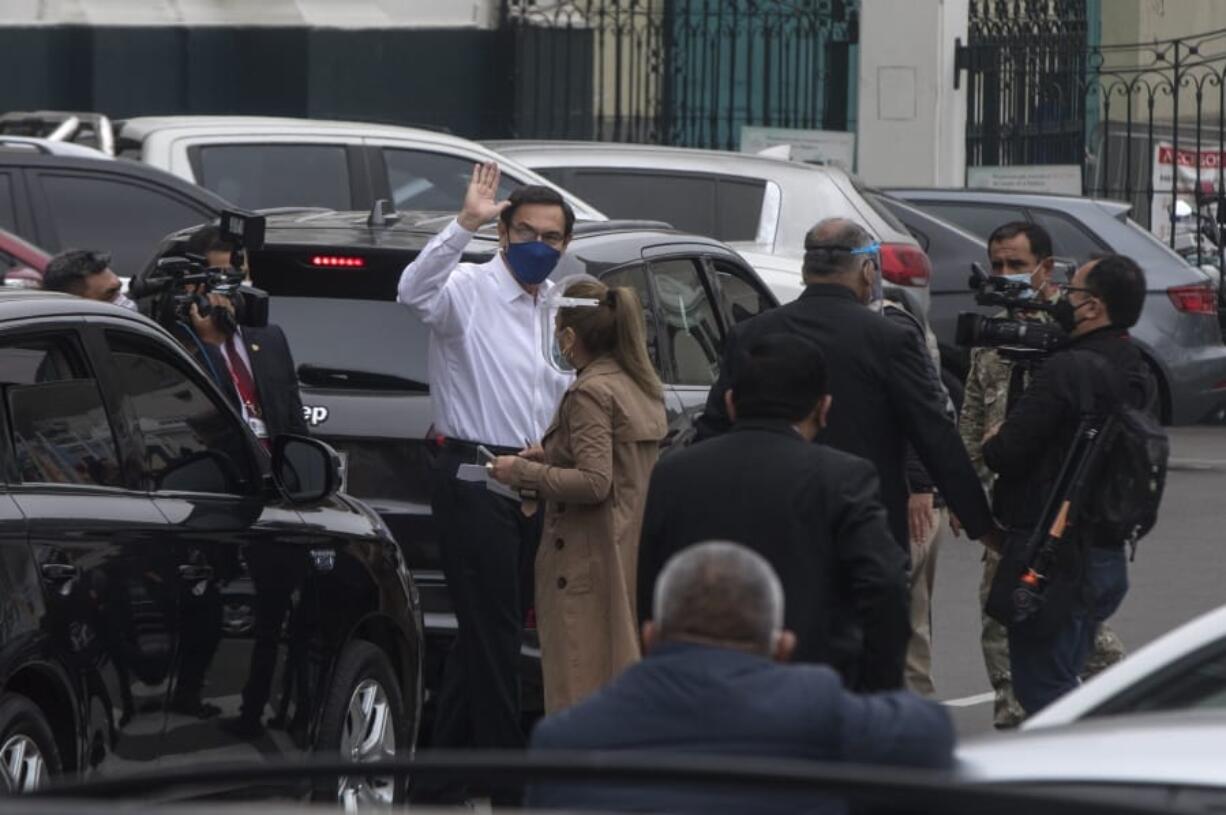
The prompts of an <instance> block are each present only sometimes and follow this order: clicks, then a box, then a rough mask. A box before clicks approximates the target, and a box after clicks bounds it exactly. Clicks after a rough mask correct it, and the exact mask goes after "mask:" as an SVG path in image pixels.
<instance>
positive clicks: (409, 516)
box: [158, 210, 776, 713]
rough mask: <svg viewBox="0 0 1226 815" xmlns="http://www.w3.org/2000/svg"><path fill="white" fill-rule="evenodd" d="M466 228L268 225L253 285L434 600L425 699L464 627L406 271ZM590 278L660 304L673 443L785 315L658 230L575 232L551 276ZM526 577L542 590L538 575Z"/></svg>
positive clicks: (479, 250)
mask: <svg viewBox="0 0 1226 815" xmlns="http://www.w3.org/2000/svg"><path fill="white" fill-rule="evenodd" d="M452 217H454V216H452V215H441V214H439V213H426V212H405V213H401V214H400V215H398V216H393V219H389V220H388V221H387V222H386V223H383V224H379V223H377V222H378V221H379V220H380V218H379V217H378V216H377V215H375V216H370V215H368V214H367V213H364V212H363V213H358V212H332V211H326V210H325V211H314V212H299V213H296V214H294V213H282V214H277V215H270V216H269V217H268V220H267V225H266V234H265V241H264V247H263V248H262V249H260V250H258V251H253V252H252V253H251V258H250V261H251V263H250V265H251V273H252V278H253V281H254V284H255V285H256V286H257V287H258V288H261V289H264V290H266V291H267V292H268V293H269V294H270V295H271V306H270V321H271V322H274V323H277V324H279V325H280V326H281V327H282V328H283V329H284V330H285V333H286V336H287V337H288V338H289V342H290V346H291V349H292V350H293V354H294V359H295V360H296V361H297V363H298V365H299V368H298V378H299V381H300V383H301V388H302V402H303V405H304V406H305V410H306V414H307V419H308V422H309V423H310V425H311V431H312V433H313V434H315V435H317V436H318V437H320V438H323V439H325V440H327V441H328V443H329V444H331V445H332V446H334V447H335V448H336V449H337V450H339V451H340V453H341V455H342V456H343V457H345V459H346V462H345V473H346V485H347V489H348V490H349V491H350V492H351V493H352V494H354V495H356V496H358V497H360V498H362V499H363V500H364V501H366V502H367V503H369V504H370V505H371V506H372V507H373V508H374V509H375V510H377V511H378V512H379V514H380V515H382V516H383V519H384V520H385V521H386V522H387V524H388V526H389V527H390V528H391V530H392V532H393V533H394V535H395V537H396V539H397V540H398V541H399V542H400V545H401V546H402V548H403V549H404V551H405V554H406V557H407V558H408V561H409V566H410V568H411V569H412V570H413V574H414V576H415V577H416V579H417V583H418V585H419V587H420V588H421V592H422V607H423V609H424V612H425V628H426V634H427V637H428V639H429V640H430V646H431V647H428V648H427V655H428V664H427V674H426V686H427V688H433V687H436V685H435V680H436V679H437V677H438V671H439V670H441V664H442V663H441V659H439V658H440V657H441V655H442V654H443V653H444V650H443V648H439V647H434V646H437V645H442V646H443V647H444V648H445V647H446V645H447V644H448V643H449V641H450V639H451V637H452V636H453V635H454V631H455V618H454V617H453V616H452V614H451V603H450V599H449V597H448V596H447V591H446V586H445V584H444V582H443V576H442V572H441V571H440V568H439V558H438V547H437V535H436V532H435V530H434V527H433V523H432V521H431V515H430V486H429V483H430V464H431V460H432V456H433V453H434V444H435V440H434V439H433V436H432V434H431V424H430V423H431V405H430V398H429V390H430V387H429V382H428V376H427V373H426V348H427V344H428V341H429V330H428V329H427V328H426V326H425V325H423V324H422V323H421V322H420V321H419V320H418V319H417V318H416V316H414V314H413V313H412V312H411V311H410V310H409V309H407V308H405V307H404V306H402V305H399V304H398V303H396V286H397V282H398V281H399V279H400V273H401V271H402V270H403V269H404V267H405V266H407V265H408V264H409V262H410V261H412V260H413V258H414V257H416V256H417V253H418V252H419V251H421V249H422V248H423V247H424V246H425V245H426V243H427V241H429V240H430V238H432V237H433V236H434V235H435V234H436V233H437V232H438V231H439V230H441V229H442V228H443V227H444V226H446V225H447V223H449V222H450V220H451V218H452ZM186 234H187V233H184V234H181V235H178V236H172V237H171V238H170V239H168V240H167V242H166V243H164V244H163V246H162V247H161V248H160V249H159V252H158V256H164V255H167V254H170V253H173V252H175V251H177V249H178V248H180V247H181V244H182V241H183V240H184V238H185V237H186ZM497 246H498V245H497V238H496V234H495V232H494V230H493V229H492V228H487V229H486V230H483V231H482V232H479V233H478V234H477V236H476V237H475V238H474V240H473V241H472V243H471V244H470V245H469V246H468V249H467V251H466V252H465V255H464V259H465V260H466V261H471V262H477V263H482V262H485V261H487V260H489V259H490V258H491V257H492V256H493V254H494V252H496V251H497ZM579 272H586V273H588V274H591V275H593V276H595V277H598V278H600V279H601V280H603V281H604V282H606V283H609V284H612V285H620V286H632V287H634V288H635V289H636V290H637V291H638V293H639V296H640V297H641V298H642V301H643V303H644V304H645V305H646V307H647V333H648V342H649V343H650V350H651V354H652V358H653V359H654V361H655V363H656V367H657V369H658V370H659V372H660V375H661V378H662V379H663V381H664V383H665V385H666V396H665V398H666V401H667V406H668V411H669V416H670V422H671V429H670V434H669V441H670V442H671V441H672V440H673V439H674V438H675V437H676V436H677V434H679V433H682V432H685V431H686V430H687V429H688V428H689V427H690V423H691V418H692V415H693V414H694V413H695V412H697V411H699V410H701V408H702V406H703V404H705V402H706V398H707V390H708V389H709V387H710V386H711V384H712V383H713V382H714V381H715V377H716V375H717V374H718V371H719V360H720V352H721V348H722V345H723V338H724V336H725V334H726V333H727V331H728V329H729V327H730V326H731V325H732V324H734V323H736V322H738V321H740V320H743V319H746V318H748V317H752V316H753V315H755V314H757V313H759V312H760V311H762V310H763V309H766V308H771V307H773V306H774V305H776V301H775V298H774V296H773V295H772V294H771V293H770V290H769V289H767V287H766V286H765V285H764V284H763V283H762V281H761V280H759V279H758V277H757V275H756V274H755V273H754V272H753V270H752V269H751V268H750V267H749V266H748V265H747V264H746V263H745V261H744V260H742V259H741V257H740V256H739V255H737V254H736V253H735V252H734V251H732V250H731V249H729V248H728V247H727V246H725V245H724V244H722V243H720V242H718V241H715V240H712V239H710V238H704V237H698V236H695V235H688V234H684V233H679V232H677V231H676V230H674V229H672V228H671V227H669V226H668V225H666V224H661V223H658V222H634V221H603V222H580V223H577V224H576V225H575V235H574V240H573V241H572V242H571V244H570V248H569V249H568V250H567V253H566V255H565V256H564V258H563V261H562V262H561V263H560V264H559V265H558V269H557V270H556V271H555V272H554V274H553V277H554V279H559V278H562V277H566V276H567V275H571V274H576V273H579ZM528 566H529V569H530V564H528ZM523 579H524V580H525V581H527V580H530V573H529V574H527V575H524V578H523ZM526 596H528V597H531V596H532V595H531V592H529V593H528V594H527V595H526ZM531 619H532V618H531V616H529V618H528V620H527V622H528V625H529V628H531ZM524 654H525V659H527V660H529V661H533V660H535V659H536V658H537V656H539V654H538V653H537V652H536V651H535V649H534V648H532V646H531V639H530V640H529V642H528V644H526V645H525V649H524ZM525 676H526V677H527V679H528V682H527V687H526V691H525V694H526V697H527V698H526V699H525V707H526V709H527V711H528V712H529V713H531V712H532V710H533V704H536V705H539V703H540V702H539V689H538V688H535V687H534V685H533V679H534V678H536V677H539V671H531V670H530V671H528V672H526V674H525ZM537 681H539V679H537Z"/></svg>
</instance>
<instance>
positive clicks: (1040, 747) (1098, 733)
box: [957, 711, 1226, 813]
mask: <svg viewBox="0 0 1226 815" xmlns="http://www.w3.org/2000/svg"><path fill="white" fill-rule="evenodd" d="M1224 744H1226V714H1224V713H1223V712H1222V711H1212V712H1205V711H1196V712H1183V713H1155V714H1146V715H1143V716H1122V717H1106V718H1102V719H1095V720H1094V721H1092V722H1078V723H1077V724H1073V725H1066V726H1062V727H1052V728H1044V729H1042V730H1032V731H1027V732H1023V733H1001V734H998V735H994V736H986V737H982V738H977V739H972V740H968V741H966V742H964V743H962V744H961V745H959V746H958V750H957V772H958V775H959V776H960V778H961V780H963V781H966V782H969V783H973V784H1008V785H1011V786H1014V787H1019V786H1020V787H1024V788H1025V789H1027V790H1030V791H1033V792H1057V793H1066V794H1071V795H1078V794H1080V795H1093V796H1094V798H1095V800H1099V801H1101V800H1110V799H1113V798H1114V799H1115V800H1118V801H1119V802H1120V803H1122V804H1132V805H1141V806H1147V805H1148V806H1154V807H1169V808H1170V810H1171V811H1177V812H1205V813H1211V812H1222V811H1223V808H1224V807H1226V762H1223V760H1222V757H1223V749H1222V747H1223V745H1224Z"/></svg>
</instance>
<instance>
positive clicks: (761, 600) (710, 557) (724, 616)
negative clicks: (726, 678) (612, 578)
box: [652, 541, 783, 653]
mask: <svg viewBox="0 0 1226 815" xmlns="http://www.w3.org/2000/svg"><path fill="white" fill-rule="evenodd" d="M652 611H653V615H652V616H653V619H654V621H655V624H656V626H657V627H658V629H659V632H660V637H661V638H662V639H665V640H669V639H681V640H684V639H697V640H702V641H708V642H717V643H726V644H729V645H741V646H750V647H752V648H753V649H755V650H758V651H761V652H763V653H769V651H770V650H771V648H772V647H773V645H774V641H775V637H776V635H777V634H778V633H779V632H780V631H781V630H782V629H783V586H782V585H781V584H780V583H779V577H778V576H777V575H776V574H775V570H774V569H772V568H771V566H770V564H769V563H767V562H766V559H765V558H763V557H762V556H761V555H759V554H758V553H757V552H754V551H753V550H751V549H749V548H747V547H745V546H742V545H741V544H739V543H729V542H726V541H710V542H707V543H696V544H694V545H693V546H689V547H687V548H685V549H683V550H681V551H680V552H678V553H677V554H676V555H673V557H672V558H670V559H669V561H668V563H666V564H665V566H664V569H663V571H661V572H660V577H659V578H658V579H657V580H656V586H655V597H654V604H653V608H652Z"/></svg>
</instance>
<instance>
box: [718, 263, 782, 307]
mask: <svg viewBox="0 0 1226 815" xmlns="http://www.w3.org/2000/svg"><path fill="white" fill-rule="evenodd" d="M711 266H712V267H713V268H714V269H715V278H716V280H718V281H719V294H720V297H721V298H722V299H723V301H724V304H725V307H726V308H725V311H726V313H727V314H728V315H730V316H731V317H732V322H734V323H739V322H742V321H744V320H748V319H749V318H750V317H755V316H757V315H758V314H761V313H762V312H763V311H765V310H766V309H768V308H770V300H769V299H768V298H767V296H766V294H765V293H764V292H763V291H761V290H760V289H759V288H758V287H757V286H755V285H754V284H752V283H750V282H749V280H747V279H746V278H745V272H744V271H743V270H741V269H738V268H737V267H736V266H733V265H732V264H731V263H725V262H724V261H721V260H715V261H712V262H711Z"/></svg>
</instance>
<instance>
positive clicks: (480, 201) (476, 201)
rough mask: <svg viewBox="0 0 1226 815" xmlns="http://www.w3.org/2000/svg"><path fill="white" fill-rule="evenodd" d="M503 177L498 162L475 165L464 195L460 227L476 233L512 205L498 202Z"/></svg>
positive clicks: (459, 219) (507, 202) (506, 202)
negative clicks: (500, 180) (499, 181)
mask: <svg viewBox="0 0 1226 815" xmlns="http://www.w3.org/2000/svg"><path fill="white" fill-rule="evenodd" d="M501 176H502V171H501V170H500V169H499V168H498V163H497V162H494V161H489V162H486V163H485V164H474V165H473V177H472V180H470V181H469V182H468V192H467V193H465V195H464V208H463V209H461V210H460V215H459V218H458V219H457V220H458V221H459V222H460V226H462V227H464V228H465V229H467V230H468V231H470V232H474V231H476V230H477V229H479V228H481V226H482V225H484V224H488V223H489V222H490V221H492V220H494V219H495V218H497V217H498V215H499V213H501V212H502V211H503V210H504V209H506V208H507V207H509V206H510V205H511V202H510V201H499V200H498V179H499V178H500V177H501Z"/></svg>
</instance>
